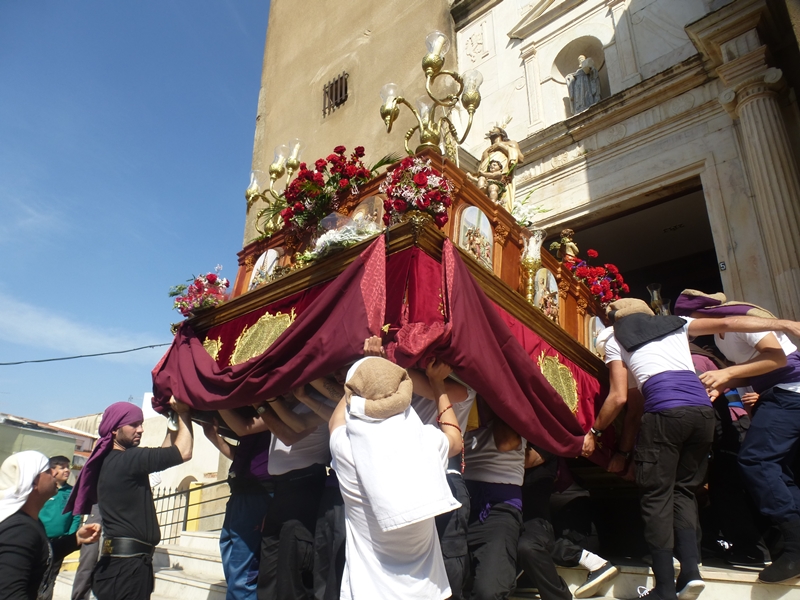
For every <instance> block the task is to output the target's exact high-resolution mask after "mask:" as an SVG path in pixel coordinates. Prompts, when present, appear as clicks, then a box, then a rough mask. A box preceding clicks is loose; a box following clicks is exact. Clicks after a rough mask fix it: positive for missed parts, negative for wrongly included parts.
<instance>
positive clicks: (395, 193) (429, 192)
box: [380, 156, 453, 228]
mask: <svg viewBox="0 0 800 600" xmlns="http://www.w3.org/2000/svg"><path fill="white" fill-rule="evenodd" d="M452 191H453V184H452V183H450V181H449V180H448V179H447V178H446V177H444V176H443V175H442V174H441V173H440V172H439V171H437V170H436V169H434V168H433V167H432V166H431V161H430V159H425V160H423V159H421V158H418V157H411V156H409V157H406V158H404V159H403V160H402V161H401V162H400V164H399V165H398V166H397V168H395V169H394V170H393V171H390V172H389V173H387V174H386V179H384V180H383V183H381V187H380V192H381V193H383V194H386V200H385V201H384V203H383V207H384V209H385V213H384V215H383V221H384V223H385V224H386V225H389V224H391V222H392V216H393V215H401V214H403V213H406V212H408V211H411V210H417V211H420V212H423V213H427V214H429V215H431V216H432V217H433V221H434V223H436V226H437V227H440V228H441V227H443V226H444V224H445V223H447V209H448V208H450V206H451V205H452V203H453V197H452V195H451V193H452Z"/></svg>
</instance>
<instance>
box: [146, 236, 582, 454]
mask: <svg viewBox="0 0 800 600" xmlns="http://www.w3.org/2000/svg"><path fill="white" fill-rule="evenodd" d="M415 257H419V259H420V260H416V259H415ZM388 265H389V267H391V269H390V270H389V271H387V258H386V257H385V247H384V238H383V236H381V237H379V238H378V239H377V240H376V241H375V242H374V243H373V244H372V245H370V247H369V248H367V249H366V250H365V251H364V252H363V253H362V254H361V256H360V257H359V258H357V259H356V260H355V261H354V262H353V263H352V264H351V265H350V266H349V267H348V268H347V269H346V270H345V272H344V273H342V274H341V275H339V276H338V277H337V278H336V279H334V280H333V281H331V282H329V283H328V284H326V286H327V287H325V289H323V290H322V291H321V292H320V293H319V294H318V295H317V296H316V297H315V298H314V300H313V301H311V302H310V303H309V304H308V305H307V306H305V307H304V310H303V312H302V313H300V314H299V315H298V317H297V318H296V320H295V321H294V323H293V324H292V325H291V326H290V327H289V328H288V329H287V330H286V331H284V332H283V334H282V335H281V336H280V337H279V338H278V339H277V340H276V341H275V342H274V343H273V344H272V346H270V347H269V348H268V349H267V351H266V352H265V353H263V354H261V355H260V356H257V357H255V358H253V359H251V360H249V361H247V362H245V363H242V364H239V365H235V366H219V365H218V364H217V362H216V361H214V359H212V358H211V356H210V355H209V354H208V352H207V351H206V350H205V348H203V345H202V340H201V339H200V338H198V336H197V335H196V334H195V333H194V332H193V331H192V329H191V327H190V326H189V325H187V324H184V325H183V326H182V327H181V328H180V329H179V330H178V333H177V335H176V337H175V340H174V342H173V345H172V347H171V348H170V350H169V351H168V352H167V354H166V355H165V357H164V359H162V361H161V363H160V364H159V365H158V366H157V367H156V369H154V371H153V392H154V401H153V403H154V407H156V409H157V410H160V407H163V406H164V405H165V404H166V402H167V401H168V400H169V397H170V395H174V396H175V397H176V398H178V399H180V400H182V401H183V402H186V403H188V404H190V405H191V406H193V407H194V408H199V409H207V410H216V409H220V408H236V407H240V406H246V405H249V404H252V403H253V402H255V401H258V400H260V399H266V398H270V397H273V396H276V395H279V394H283V393H286V392H289V391H290V390H291V389H292V388H294V387H296V386H298V385H301V384H304V383H307V382H308V381H311V380H312V379H315V378H317V377H322V376H324V375H327V374H329V373H331V372H332V371H334V370H336V369H338V368H341V367H343V366H345V365H347V364H348V363H351V362H354V361H355V360H357V359H359V358H362V356H363V354H362V352H363V345H364V339H366V338H367V337H369V336H371V335H381V331H380V328H381V326H382V325H383V323H384V319H385V318H388V320H389V322H390V323H391V324H392V329H391V330H390V332H389V335H388V336H387V337H388V339H389V340H392V341H391V343H388V344H387V355H388V357H389V358H390V360H392V361H393V362H396V363H397V364H399V365H400V366H401V367H404V368H408V367H413V366H420V367H423V368H424V364H425V360H426V358H428V357H430V356H438V357H439V358H441V359H442V360H443V361H445V362H447V363H448V364H450V365H452V366H453V368H454V372H455V373H456V375H458V377H459V378H460V379H461V380H462V381H464V382H465V383H466V384H467V385H469V386H470V387H472V388H473V389H475V390H476V391H477V392H478V393H479V394H480V395H481V396H483V398H485V399H486V401H487V402H488V403H489V405H490V406H491V407H492V408H493V410H494V411H495V413H496V414H497V415H498V416H499V417H500V418H502V419H503V420H505V421H506V422H508V423H510V424H511V425H512V426H513V427H514V428H515V429H516V430H517V431H518V433H519V434H520V435H522V436H523V437H525V438H526V439H528V440H530V441H531V443H534V444H536V445H537V446H539V447H541V448H543V449H545V450H547V451H549V452H552V453H554V454H558V455H560V456H577V455H578V454H579V453H580V448H581V445H582V442H583V434H584V432H583V430H582V428H581V426H580V425H579V423H578V421H577V419H576V417H575V415H574V414H573V413H572V412H571V411H570V409H569V408H568V407H567V406H566V404H565V403H564V401H563V400H562V399H561V397H560V396H559V395H558V394H557V393H556V391H555V390H554V389H553V388H552V386H551V385H550V384H549V383H548V382H547V380H546V379H545V378H544V376H543V375H542V373H541V370H540V369H539V367H538V366H537V364H536V362H535V361H534V360H533V359H532V358H531V355H530V354H529V353H528V351H527V350H526V349H525V347H523V346H522V344H521V343H520V341H519V340H518V339H517V338H516V337H515V334H514V333H512V331H511V329H509V327H510V326H509V325H507V324H506V321H505V320H504V316H503V314H504V313H503V311H502V310H501V309H499V308H498V307H496V306H495V305H494V304H493V303H492V302H491V300H489V298H488V297H487V296H486V294H485V293H484V292H483V290H482V289H481V288H480V286H479V285H478V283H477V281H476V280H475V279H474V278H473V277H472V275H471V274H470V273H469V271H468V269H467V267H466V265H465V264H464V263H463V261H462V260H461V257H460V256H458V253H457V252H456V251H455V249H454V248H453V246H452V244H451V243H450V241H449V240H445V243H444V249H443V255H442V264H441V267H440V266H439V265H438V263H436V261H434V260H433V259H431V258H430V257H428V256H427V255H424V254H423V253H422V252H421V251H420V250H419V249H418V248H413V249H411V250H409V251H403V252H401V253H398V254H394V255H392V256H390V257H389V258H388ZM432 278H436V279H438V280H439V281H440V282H441V287H439V286H437V285H436V279H432ZM387 286H389V288H390V289H391V292H392V293H391V294H389V295H387ZM530 335H531V336H534V337H535V334H534V333H532V332H531V333H530ZM537 341H538V342H539V343H541V340H540V339H539V338H538V337H537ZM537 356H538V352H537ZM591 418H593V415H592V416H591Z"/></svg>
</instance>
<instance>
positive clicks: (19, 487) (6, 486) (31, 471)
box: [0, 450, 50, 523]
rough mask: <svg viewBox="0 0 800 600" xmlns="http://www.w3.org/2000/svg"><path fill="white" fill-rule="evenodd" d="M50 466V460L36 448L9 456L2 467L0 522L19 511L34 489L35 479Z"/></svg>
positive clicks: (0, 471)
mask: <svg viewBox="0 0 800 600" xmlns="http://www.w3.org/2000/svg"><path fill="white" fill-rule="evenodd" d="M49 468H50V460H49V459H48V458H47V457H46V456H45V455H44V454H42V453H41V452H37V451H36V450H25V451H24V452H17V453H16V454H12V455H11V456H9V457H8V458H7V459H6V460H5V461H4V462H3V465H2V466H1V467H0V523H2V522H3V521H5V520H6V519H7V518H8V517H10V516H11V515H13V514H14V513H16V512H17V511H19V509H20V508H22V505H23V504H25V501H26V500H27V499H28V496H30V494H31V491H33V480H34V479H36V477H37V476H38V475H39V474H40V473H44V472H45V471H47V470H48V469H49Z"/></svg>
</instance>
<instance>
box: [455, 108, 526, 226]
mask: <svg viewBox="0 0 800 600" xmlns="http://www.w3.org/2000/svg"><path fill="white" fill-rule="evenodd" d="M509 121H510V119H507V120H506V121H505V123H503V126H495V127H492V129H491V130H490V131H489V133H487V134H486V137H487V138H488V139H489V141H490V142H491V145H490V146H489V147H488V148H487V149H486V150H484V151H483V154H482V155H481V163H480V166H479V167H478V172H477V173H468V174H467V177H468V178H469V179H470V180H471V181H472V182H474V183H475V185H477V186H478V187H479V188H480V189H482V190H483V191H484V192H485V193H486V195H487V196H488V197H489V198H490V199H491V200H492V201H493V202H495V203H496V204H500V205H502V206H503V208H505V209H506V210H507V211H508V212H511V210H512V208H513V207H514V191H515V186H514V169H515V168H516V167H517V165H518V164H519V163H520V161H521V160H522V159H523V158H524V156H523V154H522V150H520V147H519V144H518V143H517V142H515V141H513V140H509V139H508V134H507V133H506V130H505V129H503V127H504V126H505V125H508V122H509Z"/></svg>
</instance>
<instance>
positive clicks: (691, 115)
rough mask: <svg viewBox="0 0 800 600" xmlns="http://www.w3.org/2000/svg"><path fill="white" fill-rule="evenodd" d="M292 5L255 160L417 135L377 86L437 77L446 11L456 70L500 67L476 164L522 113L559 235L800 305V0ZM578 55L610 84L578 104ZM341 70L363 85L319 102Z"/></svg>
mask: <svg viewBox="0 0 800 600" xmlns="http://www.w3.org/2000/svg"><path fill="white" fill-rule="evenodd" d="M293 5H294V3H292V2H290V0H273V2H272V6H271V9H270V23H269V29H268V34H267V48H266V53H265V61H264V72H263V77H262V90H261V96H260V98H259V114H258V121H257V127H256V139H255V148H254V158H253V168H254V169H259V170H262V171H264V172H266V171H267V169H268V166H269V163H270V162H271V160H272V154H271V151H272V147H274V146H275V145H277V144H280V143H285V142H286V140H287V139H290V138H292V137H300V138H302V139H304V140H305V141H306V142H307V144H308V148H307V150H306V154H305V155H304V158H305V159H307V160H309V161H312V162H313V160H314V159H315V158H317V157H319V156H325V155H327V154H328V153H329V152H330V150H331V149H332V147H333V146H334V145H337V144H344V145H347V146H348V147H349V148H352V147H353V146H355V145H363V146H365V147H366V148H367V151H368V153H369V155H368V158H369V159H371V160H376V159H377V158H378V157H380V156H382V155H383V154H385V153H387V152H389V151H399V150H401V148H402V132H403V131H405V129H407V128H408V127H406V125H408V126H410V123H411V121H410V118H409V115H407V114H404V115H403V116H402V117H401V120H399V121H398V123H397V124H396V131H394V132H393V133H392V135H386V133H385V129H384V127H383V124H382V122H381V120H380V117H379V115H378V107H379V106H380V99H379V98H378V91H379V90H380V88H381V86H382V85H383V84H384V83H387V82H389V81H393V82H395V83H398V84H399V85H401V86H402V87H403V88H404V89H405V90H406V91H407V94H406V95H407V96H408V97H409V99H413V98H414V97H415V95H414V94H412V93H410V92H411V90H416V91H417V95H418V94H419V93H422V91H423V83H424V80H423V77H422V73H421V69H420V67H419V61H420V60H421V58H422V55H423V54H424V46H423V45H422V40H423V39H424V37H425V35H426V34H427V33H428V32H429V31H431V30H433V29H439V30H441V31H444V32H445V33H447V34H448V35H449V36H450V38H451V40H452V42H453V49H452V50H451V51H450V54H449V55H448V57H447V60H448V63H447V68H454V69H457V70H458V71H459V72H464V71H466V70H468V69H472V68H476V69H478V70H480V71H481V73H482V74H483V76H484V83H483V86H482V87H481V93H482V96H483V101H482V104H481V106H480V108H479V109H478V111H477V113H476V115H475V123H474V125H473V128H472V131H471V133H470V135H469V136H468V138H467V139H466V141H465V143H464V144H463V146H462V148H461V151H460V159H461V161H460V162H461V166H462V168H464V169H467V170H469V169H474V168H475V166H476V162H477V160H476V158H475V157H477V156H480V155H481V152H482V151H483V149H484V148H485V147H486V145H487V141H486V140H485V139H484V135H485V133H486V132H487V131H488V130H489V129H490V128H491V127H492V126H494V125H496V124H502V123H506V122H507V125H506V131H507V133H508V135H509V137H510V138H511V139H513V140H517V141H518V142H519V144H520V147H521V149H522V151H523V153H524V155H525V158H524V160H523V161H522V162H521V163H520V165H519V166H518V167H517V170H516V175H515V182H516V198H517V201H518V202H524V203H528V204H532V205H535V206H536V207H537V210H538V211H539V214H538V215H537V216H538V220H537V223H536V224H537V225H538V226H540V227H543V228H546V229H547V230H548V234H550V235H556V234H557V233H558V232H559V231H560V230H561V229H562V228H567V227H568V228H571V229H573V230H575V231H576V241H577V243H578V245H579V246H580V247H581V249H585V248H589V247H592V248H596V249H597V250H598V251H599V252H600V256H601V259H604V260H608V261H609V262H614V263H616V264H617V265H618V266H619V267H620V269H621V270H622V271H623V272H628V273H630V275H631V277H632V281H631V282H632V284H635V285H632V286H631V287H632V291H633V293H634V295H638V296H640V297H644V293H646V292H644V286H645V285H646V283H649V282H651V281H660V282H663V283H664V284H665V289H668V290H669V294H676V293H677V292H679V291H680V289H681V288H682V287H698V288H701V289H703V288H704V291H709V292H713V291H718V290H719V287H720V286H721V287H722V289H723V290H724V291H725V292H726V294H727V295H728V296H729V297H730V298H732V299H741V300H747V301H750V302H754V303H757V304H761V305H763V306H765V307H767V308H769V309H770V310H773V311H775V312H777V313H779V314H780V315H782V316H784V317H787V318H793V319H800V307H799V306H798V298H800V180H798V161H797V157H798V156H800V111H798V104H797V100H796V96H795V90H796V89H798V85H800V76H799V75H798V71H797V67H798V65H800V62H798V60H800V53H799V52H798V42H797V31H798V30H800V9H798V7H797V4H796V3H795V2H794V1H793V0H775V1H772V0H733V1H730V0H457V1H456V2H454V3H452V5H450V4H448V3H447V2H444V1H442V0H436V1H433V0H428V1H425V2H422V1H414V0H407V1H404V2H396V1H394V0H385V1H383V2H380V3H370V4H369V5H366V6H365V5H358V8H357V9H356V8H352V9H351V8H344V7H339V8H338V9H337V10H338V13H340V14H337V15H333V16H331V18H330V19H325V18H320V19H317V18H310V17H309V16H308V14H307V13H311V14H313V13H314V10H315V8H316V9H319V11H321V12H320V15H326V14H327V13H326V12H325V11H327V10H329V9H328V5H327V4H324V3H322V2H321V0H314V1H311V2H308V3H305V4H304V6H305V5H307V6H306V8H304V11H299V10H297V9H296V8H293ZM354 7H355V5H354ZM300 13H304V14H300ZM793 24H794V27H793ZM298 32H303V33H302V35H300V34H299V33H298ZM292 42H293V43H292ZM293 44H294V45H293ZM579 57H580V60H583V61H584V65H590V64H591V65H593V66H592V68H593V69H594V70H593V71H591V73H590V76H591V77H592V78H593V81H594V82H595V83H596V86H597V88H598V89H599V101H596V102H595V103H594V104H592V105H591V106H589V107H588V108H585V109H583V110H581V111H580V112H577V111H574V110H573V108H574V107H573V104H574V103H573V102H571V101H570V92H569V90H570V86H569V83H570V81H571V79H575V78H576V77H582V75H581V74H580V73H577V71H578V69H579ZM586 59H589V60H588V61H587V60H586ZM585 71H586V72H589V71H590V69H588V68H587V69H586V70H585ZM338 73H347V74H348V77H347V82H348V97H347V100H346V102H345V103H344V104H343V105H342V106H341V107H340V108H338V109H337V110H336V111H335V112H333V113H332V114H328V115H323V114H322V113H321V110H320V109H321V100H320V96H321V92H322V88H323V85H324V83H325V82H326V80H328V79H330V78H331V77H333V76H335V75H336V74H338ZM573 112H576V114H573ZM454 117H455V119H454V120H455V121H456V122H457V125H458V122H459V120H460V121H461V123H462V125H460V126H461V127H463V123H464V122H465V120H466V119H465V116H464V115H462V116H461V117H462V118H461V119H459V118H458V115H454ZM402 119H408V121H407V122H403V121H402ZM398 132H399V133H398ZM284 138H285V139H284ZM255 212H256V210H251V211H250V213H249V214H248V222H247V226H246V231H245V244H247V243H248V242H249V241H250V240H252V238H253V237H254V229H253V218H254V214H255Z"/></svg>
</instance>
